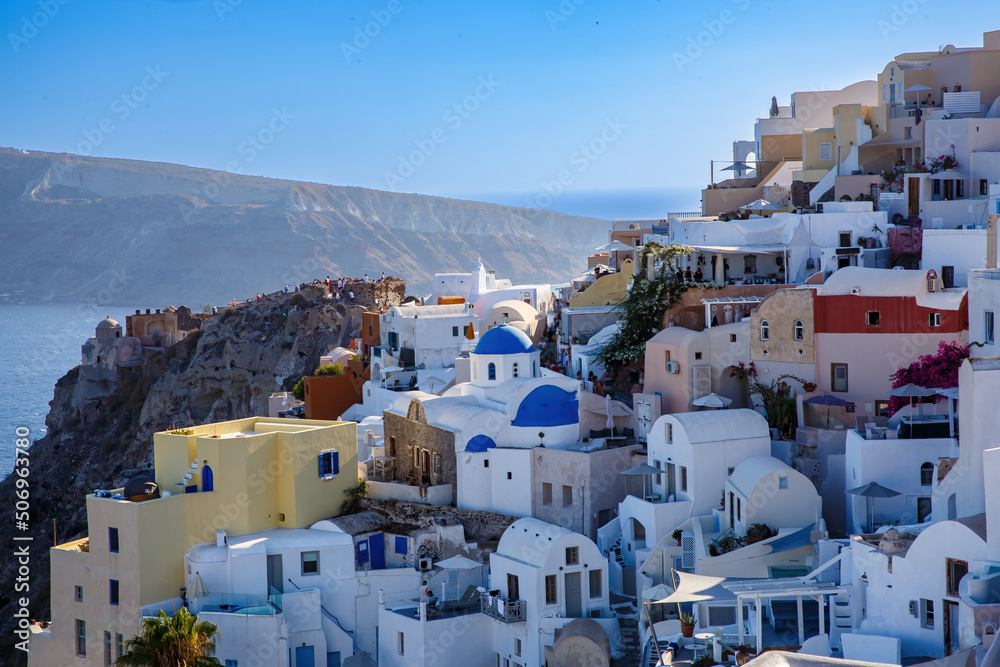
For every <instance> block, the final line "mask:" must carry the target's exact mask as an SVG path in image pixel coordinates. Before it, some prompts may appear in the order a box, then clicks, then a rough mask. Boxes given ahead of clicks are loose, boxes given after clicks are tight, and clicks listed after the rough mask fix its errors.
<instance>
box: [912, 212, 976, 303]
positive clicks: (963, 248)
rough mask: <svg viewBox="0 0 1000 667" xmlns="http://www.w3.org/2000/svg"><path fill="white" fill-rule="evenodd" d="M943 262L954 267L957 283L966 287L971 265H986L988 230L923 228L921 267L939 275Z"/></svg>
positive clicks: (974, 267)
mask: <svg viewBox="0 0 1000 667" xmlns="http://www.w3.org/2000/svg"><path fill="white" fill-rule="evenodd" d="M927 222H928V223H929V222H930V221H929V220H928V221H927ZM942 266H951V267H954V269H955V287H967V286H968V284H969V280H968V271H969V269H984V268H986V230H985V229H924V230H923V250H922V257H921V260H920V268H921V269H924V270H927V269H934V270H935V271H937V272H938V276H939V277H940V276H941V267H942Z"/></svg>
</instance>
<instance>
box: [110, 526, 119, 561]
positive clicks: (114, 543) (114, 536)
mask: <svg viewBox="0 0 1000 667" xmlns="http://www.w3.org/2000/svg"><path fill="white" fill-rule="evenodd" d="M120 549H121V538H120V536H119V534H118V529H117V528H116V527H114V526H108V551H109V552H110V553H113V554H117V553H121V551H120Z"/></svg>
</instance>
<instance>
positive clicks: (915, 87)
mask: <svg viewBox="0 0 1000 667" xmlns="http://www.w3.org/2000/svg"><path fill="white" fill-rule="evenodd" d="M922 90H933V88H928V87H927V86H921V85H920V84H919V83H918V84H914V85H912V86H910V87H909V88H907V89H906V90H904V91H903V92H904V93H919V92H920V91H922Z"/></svg>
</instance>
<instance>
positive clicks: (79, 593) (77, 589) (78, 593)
mask: <svg viewBox="0 0 1000 667" xmlns="http://www.w3.org/2000/svg"><path fill="white" fill-rule="evenodd" d="M73 599H74V600H76V601H77V602H83V586H76V585H74V586H73Z"/></svg>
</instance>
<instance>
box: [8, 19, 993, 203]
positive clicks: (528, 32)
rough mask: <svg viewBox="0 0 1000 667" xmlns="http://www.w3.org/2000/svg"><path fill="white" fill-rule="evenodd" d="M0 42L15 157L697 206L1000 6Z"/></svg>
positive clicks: (129, 25) (36, 35)
mask: <svg viewBox="0 0 1000 667" xmlns="http://www.w3.org/2000/svg"><path fill="white" fill-rule="evenodd" d="M970 17H977V18H976V19H975V20H973V19H972V18H970ZM0 28H2V32H3V35H4V39H3V42H2V44H0V90H2V91H3V100H4V103H3V104H0V145H4V146H15V147H18V148H27V149H37V150H50V151H61V152H62V151H72V152H82V153H91V154H95V155H102V156H111V157H123V158H134V159H141V160H153V161H162V162H176V163H181V164H188V165H194V166H201V167H210V168H216V169H225V168H230V169H232V170H238V171H240V172H241V173H249V174H259V175H265V176H273V177H278V178H290V179H297V180H307V181H318V182H322V183H332V184H337V185H359V186H365V187H371V188H377V189H384V190H396V191H400V192H420V193H425V194H440V195H476V196H487V195H490V193H493V195H495V196H496V197H499V198H502V196H503V193H508V194H509V193H527V194H528V195H529V196H530V193H541V192H544V191H545V189H546V188H548V189H550V190H558V189H562V190H563V191H565V192H566V193H577V194H579V193H588V192H592V191H600V190H621V189H646V190H649V189H655V188H671V187H684V188H691V189H692V190H696V189H697V188H699V187H702V186H703V185H704V184H705V183H707V182H708V178H709V164H708V161H709V160H710V159H713V158H714V159H725V158H726V157H727V156H729V155H730V154H731V143H732V141H733V140H734V139H742V138H752V132H753V121H754V119H755V118H756V117H757V116H759V115H761V114H763V113H766V110H767V108H768V106H769V103H770V99H771V96H772V95H777V97H778V99H779V101H780V102H781V103H782V104H787V102H788V96H789V94H790V93H792V92H793V91H795V90H821V89H827V88H840V87H842V86H844V85H847V84H850V83H852V82H854V81H857V80H861V79H870V78H874V77H875V75H876V73H877V72H878V71H879V70H881V68H882V67H883V66H884V65H885V63H886V62H887V61H888V60H889V59H891V58H892V57H893V56H894V55H895V54H897V53H900V52H903V51H909V50H921V49H936V48H938V47H939V46H941V45H944V44H946V43H953V44H955V45H957V46H976V45H981V44H982V31H983V30H989V29H996V28H1000V10H998V8H997V5H996V3H995V0H992V1H978V0H973V1H970V2H963V3H962V10H961V11H956V10H955V9H954V7H953V6H950V5H949V4H948V3H941V2H929V1H927V0H896V1H893V2H885V1H879V0H875V1H871V0H869V1H865V2H851V1H845V2H840V3H838V5H837V8H836V9H833V8H831V6H830V5H828V4H826V3H805V2H763V1H761V0H714V1H708V2H699V3H679V2H667V1H666V0H662V1H659V2H657V1H655V0H635V1H631V0H630V1H628V2H621V1H619V2H611V1H604V0H563V1H562V2H559V1H558V0H551V1H549V2H546V1H544V0H539V1H536V2H527V1H520V0H506V1H504V2H451V1H441V2H430V1H429V0H422V1H421V0H375V1H359V2H344V1H340V2H275V1H268V2H265V1H264V0H242V1H241V0H214V1H213V0H190V1H187V2H184V1H174V2H167V1H157V0H145V1H143V0H117V1H114V0H86V1H85V0H41V1H39V0H35V1H33V2H31V1H22V0H5V2H3V3H2V4H0ZM366 29H367V32H368V35H364V31H365V30H366ZM698 42H700V45H698ZM456 105H458V106H457V107H456ZM560 178H562V183H559V181H560ZM519 196H520V195H519ZM694 201H697V199H696V198H695V199H694ZM552 208H559V206H558V205H557V204H556V205H553V206H552Z"/></svg>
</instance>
